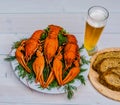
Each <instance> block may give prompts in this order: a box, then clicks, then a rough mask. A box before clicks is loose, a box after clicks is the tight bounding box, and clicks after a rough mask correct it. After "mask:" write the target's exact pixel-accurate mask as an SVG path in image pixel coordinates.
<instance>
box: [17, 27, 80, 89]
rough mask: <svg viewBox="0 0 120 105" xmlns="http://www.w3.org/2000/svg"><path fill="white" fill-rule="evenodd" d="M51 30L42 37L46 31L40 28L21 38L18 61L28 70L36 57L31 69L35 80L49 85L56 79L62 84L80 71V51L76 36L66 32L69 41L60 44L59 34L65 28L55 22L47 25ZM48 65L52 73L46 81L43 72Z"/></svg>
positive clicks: (44, 86) (41, 84)
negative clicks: (29, 63) (32, 59)
mask: <svg viewBox="0 0 120 105" xmlns="http://www.w3.org/2000/svg"><path fill="white" fill-rule="evenodd" d="M48 29H49V31H48V33H47V36H46V38H45V39H44V40H41V37H42V35H44V33H45V30H37V31H35V32H34V33H33V34H32V36H31V37H30V38H28V39H25V40H22V41H21V43H20V45H19V46H18V48H17V49H16V52H15V56H16V59H17V61H18V62H19V64H20V65H21V66H22V67H23V68H24V69H25V70H26V71H27V72H28V73H31V69H30V68H29V67H28V62H29V61H30V60H31V58H32V57H33V56H35V59H34V62H33V64H32V69H33V71H34V73H35V82H36V83H39V84H40V86H41V87H43V88H47V87H48V86H49V85H50V84H51V83H52V81H53V80H54V79H56V81H57V83H58V84H59V86H62V85H65V84H67V83H68V82H70V81H72V80H73V79H74V78H75V77H76V76H77V75H78V74H79V73H80V53H79V47H78V44H77V40H76V37H75V36H74V35H71V34H67V33H65V34H63V35H64V37H66V39H67V40H66V42H65V43H63V44H62V45H59V40H58V35H59V33H60V32H61V31H62V30H63V28H62V27H60V26H56V25H49V26H48ZM45 67H48V68H49V70H50V72H49V74H48V77H47V79H46V80H45V78H44V75H43V71H44V68H45Z"/></svg>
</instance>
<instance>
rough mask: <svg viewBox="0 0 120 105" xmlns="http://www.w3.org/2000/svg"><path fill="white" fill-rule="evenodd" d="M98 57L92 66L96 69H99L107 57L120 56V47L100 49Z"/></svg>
mask: <svg viewBox="0 0 120 105" xmlns="http://www.w3.org/2000/svg"><path fill="white" fill-rule="evenodd" d="M96 56H97V57H96V59H95V60H94V62H93V65H92V68H93V69H94V70H96V71H98V70H99V67H100V65H101V63H102V61H103V60H104V59H106V58H111V57H112V58H120V49H117V48H116V49H107V50H103V51H100V52H99V53H98V54H97V55H96Z"/></svg>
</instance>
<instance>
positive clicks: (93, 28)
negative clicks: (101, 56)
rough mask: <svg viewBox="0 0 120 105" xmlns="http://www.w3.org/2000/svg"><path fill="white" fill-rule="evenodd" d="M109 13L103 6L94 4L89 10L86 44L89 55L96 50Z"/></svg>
mask: <svg viewBox="0 0 120 105" xmlns="http://www.w3.org/2000/svg"><path fill="white" fill-rule="evenodd" d="M108 15H109V13H108V11H107V10H106V9H105V8H104V7H101V6H93V7H91V8H90V9H89V10H88V17H87V21H86V28H85V36H84V46H85V48H86V50H87V51H88V54H89V55H90V53H91V54H92V53H94V52H95V48H96V45H97V42H98V40H99V38H100V35H101V33H102V31H103V29H104V27H105V25H106V21H107V18H108Z"/></svg>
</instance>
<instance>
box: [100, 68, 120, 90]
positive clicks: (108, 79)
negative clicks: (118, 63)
mask: <svg viewBox="0 0 120 105" xmlns="http://www.w3.org/2000/svg"><path fill="white" fill-rule="evenodd" d="M99 82H100V83H101V84H103V85H104V86H106V87H108V88H109V89H112V90H115V91H120V68H111V69H110V70H107V71H106V72H104V73H103V74H102V75H100V76H99Z"/></svg>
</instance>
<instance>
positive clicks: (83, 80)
mask: <svg viewBox="0 0 120 105" xmlns="http://www.w3.org/2000/svg"><path fill="white" fill-rule="evenodd" d="M76 79H78V80H80V82H81V83H82V84H84V85H85V78H84V76H83V75H78V76H77V77H76Z"/></svg>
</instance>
